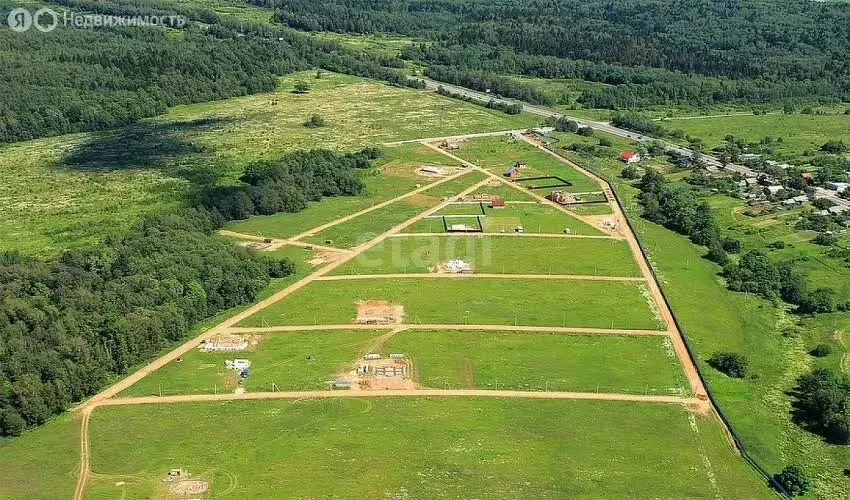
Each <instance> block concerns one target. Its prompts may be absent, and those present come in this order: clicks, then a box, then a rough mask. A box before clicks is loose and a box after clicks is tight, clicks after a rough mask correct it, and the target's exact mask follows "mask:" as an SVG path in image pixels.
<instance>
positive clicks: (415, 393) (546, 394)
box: [99, 389, 708, 411]
mask: <svg viewBox="0 0 850 500" xmlns="http://www.w3.org/2000/svg"><path fill="white" fill-rule="evenodd" d="M396 396H400V397H452V396H455V397H459V396H462V397H491V398H531V399H594V400H602V401H635V402H649V403H670V404H681V405H686V406H688V407H689V408H693V409H695V410H696V409H703V411H704V410H707V409H708V406H707V403H706V402H705V401H702V400H699V399H697V398H686V397H680V396H661V395H641V394H619V393H612V392H569V391H502V390H488V389H404V390H393V391H379V390H375V391H349V390H340V391H330V390H328V391H296V392H245V393H242V394H235V393H227V394H187V395H183V396H141V397H132V398H117V399H110V400H107V401H104V402H102V403H101V404H100V405H99V406H126V405H142V404H160V403H193V402H204V401H242V400H257V399H305V398H310V399H314V398H371V397H396Z"/></svg>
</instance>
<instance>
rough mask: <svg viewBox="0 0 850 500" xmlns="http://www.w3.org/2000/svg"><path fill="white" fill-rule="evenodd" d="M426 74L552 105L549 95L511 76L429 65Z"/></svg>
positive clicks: (487, 90) (469, 86)
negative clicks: (512, 78)
mask: <svg viewBox="0 0 850 500" xmlns="http://www.w3.org/2000/svg"><path fill="white" fill-rule="evenodd" d="M425 75H426V76H429V77H431V78H433V79H435V80H439V81H441V82H445V83H450V84H452V85H460V86H461V87H467V88H471V89H474V90H478V91H480V92H490V93H492V94H494V95H501V96H505V97H513V98H515V99H521V100H523V101H527V102H530V103H533V104H544V105H550V104H552V101H551V100H550V99H549V96H547V95H546V94H544V93H543V92H540V91H539V90H537V89H535V88H534V87H531V86H530V85H524V84H521V83H519V82H516V81H514V80H511V79H509V78H505V77H501V76H498V75H494V74H492V73H484V72H481V71H460V70H457V69H455V68H453V67H450V66H438V65H433V66H429V67H428V69H426V70H425Z"/></svg>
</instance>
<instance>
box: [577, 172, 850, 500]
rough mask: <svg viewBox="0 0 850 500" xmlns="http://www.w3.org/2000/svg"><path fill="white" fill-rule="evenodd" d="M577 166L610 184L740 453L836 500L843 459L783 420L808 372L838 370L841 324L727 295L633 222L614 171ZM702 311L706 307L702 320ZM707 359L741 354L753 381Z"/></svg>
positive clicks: (658, 234) (688, 248) (685, 249)
mask: <svg viewBox="0 0 850 500" xmlns="http://www.w3.org/2000/svg"><path fill="white" fill-rule="evenodd" d="M587 163H588V164H589V166H592V167H593V168H595V169H597V170H598V171H600V172H601V173H603V174H604V175H606V176H607V177H608V178H610V179H611V180H612V181H614V184H615V189H616V191H617V193H618V194H619V195H620V197H621V199H622V200H623V202H624V204H625V206H626V208H627V212H628V214H629V218H630V220H631V222H632V223H633V225H634V227H635V230H636V232H637V234H638V236H639V237H640V239H641V241H642V243H643V244H644V246H645V248H646V249H647V251H648V253H649V256H650V259H651V260H652V262H653V264H654V266H655V268H656V269H657V272H658V273H659V277H660V279H661V282H662V288H663V289H664V291H665V293H666V294H667V296H668V298H669V300H670V302H671V306H672V309H673V312H674V314H675V315H676V317H677V318H678V321H679V323H680V325H681V326H682V328H683V331H684V334H685V336H686V337H687V338H688V341H689V343H690V344H691V346H692V348H693V350H694V352H695V355H696V358H697V362H698V364H699V365H700V368H701V369H702V370H703V372H704V373H705V375H706V377H707V380H708V383H709V387H710V390H711V391H712V393H713V395H714V396H715V398H716V399H717V400H718V401H719V404H720V407H721V408H722V410H723V411H724V413H725V414H726V415H727V417H729V419H730V420H731V422H732V424H733V426H734V428H735V430H736V432H737V433H738V434H739V435H740V436H741V438H742V440H743V443H744V446H745V447H746V449H747V451H748V452H749V453H750V454H751V456H753V457H754V458H755V459H756V460H757V461H758V462H759V463H760V464H761V465H762V466H763V467H765V468H767V469H768V470H769V471H771V472H777V471H779V470H781V469H782V468H783V467H785V466H786V465H788V464H802V465H803V466H804V467H805V468H806V471H807V472H808V473H809V474H810V475H811V476H812V477H813V478H814V493H815V495H817V496H819V497H830V498H832V497H840V496H846V494H847V488H848V483H847V478H846V477H845V476H844V475H843V473H842V471H843V469H844V468H848V467H850V450H847V449H846V447H841V446H833V445H828V444H825V443H824V442H823V440H821V439H820V438H819V437H817V436H815V435H814V434H811V433H808V432H806V431H804V430H803V429H801V428H799V427H798V426H796V425H795V424H794V423H793V422H792V421H791V418H790V410H791V406H790V398H789V397H788V391H790V390H791V389H792V388H793V386H794V384H795V380H796V379H797V377H799V376H800V375H802V374H804V373H806V372H808V371H809V370H810V369H811V368H813V367H816V366H830V367H832V368H839V367H842V358H843V355H844V353H845V352H847V348H846V347H844V345H843V344H844V343H845V342H847V340H846V339H847V332H848V331H850V315H848V314H847V313H841V314H832V315H823V316H818V317H816V318H803V319H801V320H799V321H798V323H799V324H795V318H794V317H793V316H790V315H789V314H787V313H786V312H785V311H784V310H783V309H782V308H780V307H776V306H774V305H773V304H771V303H769V302H767V301H765V300H762V299H760V298H758V297H754V296H752V295H747V294H740V293H735V292H730V291H728V290H727V289H726V286H725V284H724V283H723V280H722V279H721V278H720V277H719V276H718V273H719V272H720V270H721V269H720V267H719V266H717V265H716V264H714V263H712V262H709V261H707V260H706V259H704V258H703V255H704V254H705V249H704V248H702V247H698V246H696V245H693V244H692V243H691V242H690V241H689V240H688V239H687V238H686V237H684V236H681V235H678V234H675V233H673V232H671V231H668V230H666V229H664V228H662V227H660V226H658V225H656V224H653V223H650V222H648V221H645V220H643V219H641V218H640V217H639V214H640V208H639V207H638V206H637V203H636V201H635V200H634V197H635V195H636V194H637V190H636V189H635V188H633V187H631V186H629V185H628V184H627V183H624V182H622V180H617V179H616V177H615V176H616V175H617V173H618V172H619V166H618V165H616V164H615V163H614V162H607V161H602V160H598V159H594V160H591V161H589V162H587ZM715 207H716V208H720V210H718V212H717V213H718V216H719V218H720V221H721V226H724V222H723V218H724V217H727V219H726V222H728V221H729V220H730V219H729V217H731V212H730V211H728V210H726V208H728V205H725V204H722V203H717V202H716V200H715ZM724 214H726V215H725V216H724ZM706 304H711V309H710V311H711V312H710V314H706ZM822 342H829V343H830V344H832V345H833V347H835V348H837V349H838V350H837V352H836V354H835V355H833V356H831V357H829V358H827V359H824V360H822V361H817V362H816V361H815V360H814V359H813V358H812V357H811V356H809V355H808V351H810V350H811V349H812V348H813V347H814V346H815V345H817V344H820V343H822ZM717 351H733V352H740V353H742V354H744V355H745V356H747V358H748V360H749V363H750V366H751V372H752V373H753V374H754V375H753V376H752V377H750V378H747V379H743V380H740V379H732V378H729V377H727V376H725V375H724V374H722V373H720V372H718V371H716V370H715V369H713V368H711V367H710V366H709V365H708V364H707V363H706V362H705V360H707V359H708V358H709V357H711V355H712V354H713V353H714V352H717ZM843 368H844V369H845V370H847V369H848V366H846V364H845V365H844V367H843Z"/></svg>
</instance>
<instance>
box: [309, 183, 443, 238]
mask: <svg viewBox="0 0 850 500" xmlns="http://www.w3.org/2000/svg"><path fill="white" fill-rule="evenodd" d="M439 203H440V199H439V198H435V197H433V196H427V195H424V194H419V195H414V196H411V197H409V198H405V199H403V200H401V201H397V202H395V203H393V204H391V205H387V206H386V207H382V208H379V209H377V210H374V211H372V212H368V213H365V214H363V215H361V216H359V217H355V218H354V219H351V220H348V221H345V222H342V223H340V224H337V225H335V226H331V227H329V228H327V229H325V230H323V231H320V232H318V233H316V234H315V235H313V236H308V237H306V238H304V241H306V242H309V243H315V244H318V245H322V244H324V245H333V246H335V247H339V248H352V247H355V246H357V245H360V244H362V243H366V242H367V241H369V240H371V239H374V238H375V237H376V236H378V235H379V234H381V233H384V232H386V231H388V230H390V229H392V228H393V227H394V226H397V225H399V224H401V223H402V222H404V221H406V220H407V219H410V218H411V217H414V216H416V215H418V214H420V213H422V212H424V211H425V210H428V209H429V208H431V207H434V206H436V205H437V204H439Z"/></svg>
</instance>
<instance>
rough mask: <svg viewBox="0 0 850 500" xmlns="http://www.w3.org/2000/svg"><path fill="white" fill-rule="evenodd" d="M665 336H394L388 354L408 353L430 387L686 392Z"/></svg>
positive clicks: (417, 332) (408, 333) (434, 333)
mask: <svg viewBox="0 0 850 500" xmlns="http://www.w3.org/2000/svg"><path fill="white" fill-rule="evenodd" d="M669 342H670V341H669V340H668V339H667V338H666V337H637V336H618V335H570V334H559V333H542V332H485V331H424V330H409V331H404V332H400V333H397V334H396V335H394V336H392V337H390V339H389V340H388V341H387V342H386V343H385V344H384V346H383V348H382V351H383V352H387V353H390V352H399V353H404V354H405V355H406V356H408V358H409V359H410V360H411V361H412V363H413V368H414V372H415V374H416V377H417V382H418V383H419V385H421V386H423V387H433V388H450V389H459V388H468V389H471V388H479V389H515V390H524V391H543V390H550V391H594V390H598V391H601V392H628V393H638V394H644V393H648V394H658V393H662V394H684V393H685V387H686V382H685V380H684V377H683V376H682V370H681V367H680V364H679V361H678V359H676V355H675V353H673V351H672V347H671V346H670V345H669Z"/></svg>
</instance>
